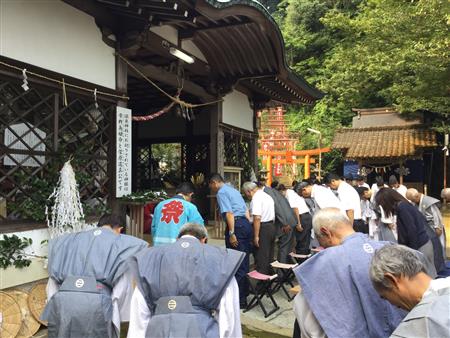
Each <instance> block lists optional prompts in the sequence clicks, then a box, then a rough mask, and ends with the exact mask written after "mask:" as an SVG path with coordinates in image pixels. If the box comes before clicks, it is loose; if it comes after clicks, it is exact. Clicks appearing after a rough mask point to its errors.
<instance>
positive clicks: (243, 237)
mask: <svg viewBox="0 0 450 338" xmlns="http://www.w3.org/2000/svg"><path fill="white" fill-rule="evenodd" d="M234 234H235V235H236V238H237V240H238V246H237V247H236V248H234V247H232V246H231V244H230V236H229V235H228V227H227V231H226V233H225V246H226V247H227V248H229V249H234V250H238V251H242V252H245V258H244V260H243V261H242V263H241V266H240V267H239V269H238V270H237V271H236V274H235V275H234V277H235V278H236V282H237V283H238V286H239V301H240V302H241V303H245V302H246V301H247V296H248V294H249V286H248V279H247V273H248V272H249V269H250V260H249V258H250V252H251V251H252V241H253V228H252V225H251V224H250V222H249V221H248V220H247V219H246V218H245V217H237V218H235V220H234Z"/></svg>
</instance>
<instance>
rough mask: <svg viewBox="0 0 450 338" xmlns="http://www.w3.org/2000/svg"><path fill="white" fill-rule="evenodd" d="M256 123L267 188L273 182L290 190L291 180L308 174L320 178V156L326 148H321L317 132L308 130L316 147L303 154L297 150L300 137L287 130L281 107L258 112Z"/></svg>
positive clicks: (304, 151) (287, 125)
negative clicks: (314, 140)
mask: <svg viewBox="0 0 450 338" xmlns="http://www.w3.org/2000/svg"><path fill="white" fill-rule="evenodd" d="M258 122H259V140H258V143H259V149H258V156H259V158H260V161H261V165H262V167H263V168H264V171H263V173H264V178H265V179H266V183H267V184H268V185H270V184H271V183H272V181H275V180H276V181H278V182H280V183H282V184H284V185H285V186H291V184H292V182H293V181H294V180H302V179H304V178H309V177H310V175H311V174H312V173H314V174H315V175H316V176H317V177H318V178H319V179H320V178H321V176H322V168H321V166H322V154H324V153H327V152H329V151H330V148H328V147H326V148H322V144H321V143H322V142H321V133H320V131H316V130H313V129H310V131H313V132H314V133H317V134H318V147H317V148H316V149H307V150H304V149H298V142H299V137H300V135H299V134H298V133H293V132H291V131H290V130H289V123H288V121H287V119H286V110H285V109H284V108H283V107H282V106H278V107H272V108H268V109H264V110H262V111H259V112H258Z"/></svg>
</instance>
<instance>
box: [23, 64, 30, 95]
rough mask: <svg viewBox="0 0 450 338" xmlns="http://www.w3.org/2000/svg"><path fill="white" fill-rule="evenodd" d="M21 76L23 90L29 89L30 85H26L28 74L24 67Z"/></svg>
mask: <svg viewBox="0 0 450 338" xmlns="http://www.w3.org/2000/svg"><path fill="white" fill-rule="evenodd" d="M22 77H23V84H22V88H23V90H24V91H28V90H29V89H30V87H29V86H28V76H27V70H26V68H24V69H23V70H22Z"/></svg>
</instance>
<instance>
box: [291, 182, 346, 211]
mask: <svg viewBox="0 0 450 338" xmlns="http://www.w3.org/2000/svg"><path fill="white" fill-rule="evenodd" d="M297 192H298V194H300V195H301V196H303V197H304V198H311V200H312V201H313V202H314V207H315V208H314V209H315V211H314V212H316V211H317V210H319V209H324V208H337V209H340V210H342V212H343V213H344V214H345V210H344V208H343V206H342V203H341V201H340V200H339V198H337V197H336V195H335V194H334V193H333V192H332V191H331V189H329V188H326V187H324V186H321V185H318V184H312V183H310V182H308V181H303V182H301V183H299V185H298V187H297Z"/></svg>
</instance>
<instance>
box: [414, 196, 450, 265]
mask: <svg viewBox="0 0 450 338" xmlns="http://www.w3.org/2000/svg"><path fill="white" fill-rule="evenodd" d="M406 198H407V199H409V200H410V201H411V202H413V203H414V204H416V205H417V208H418V209H419V211H420V212H421V213H422V214H423V215H424V216H425V218H426V220H427V224H428V226H429V227H430V228H431V229H432V230H433V231H434V232H435V233H436V236H437V237H438V238H439V242H440V243H441V246H442V255H443V256H444V261H445V260H446V259H447V255H446V252H445V248H446V243H445V242H446V240H445V227H444V222H443V221H442V214H441V211H440V210H439V208H440V205H441V202H440V201H439V200H438V199H436V198H433V197H431V196H427V195H424V194H421V193H420V192H418V191H417V190H416V189H414V188H411V189H408V190H407V191H406Z"/></svg>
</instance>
